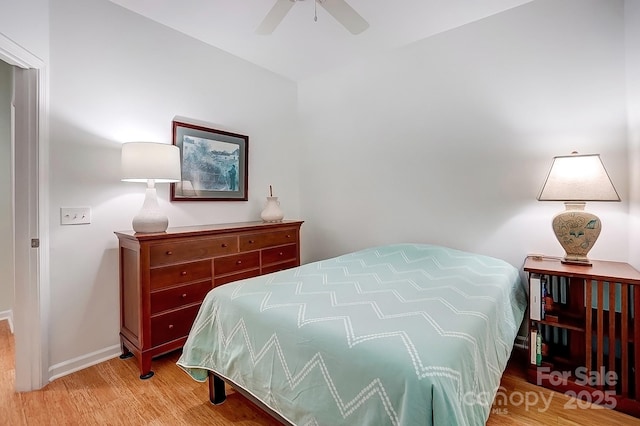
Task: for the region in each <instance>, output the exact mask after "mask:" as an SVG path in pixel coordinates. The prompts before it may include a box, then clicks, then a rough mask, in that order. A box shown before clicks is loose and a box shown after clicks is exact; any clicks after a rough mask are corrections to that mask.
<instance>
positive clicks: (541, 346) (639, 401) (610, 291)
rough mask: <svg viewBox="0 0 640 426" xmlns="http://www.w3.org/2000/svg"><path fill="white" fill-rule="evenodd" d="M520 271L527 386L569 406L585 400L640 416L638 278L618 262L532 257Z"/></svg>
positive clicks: (639, 298) (623, 264) (626, 266)
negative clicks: (568, 400)
mask: <svg viewBox="0 0 640 426" xmlns="http://www.w3.org/2000/svg"><path fill="white" fill-rule="evenodd" d="M524 270H525V271H526V272H528V275H529V291H530V298H529V300H530V306H529V330H530V333H529V336H530V341H529V346H530V357H529V358H530V359H529V368H528V374H527V377H528V380H529V381H530V382H532V383H535V384H538V385H541V386H544V387H547V388H550V389H554V390H558V391H560V392H564V393H565V394H567V395H568V396H572V397H575V398H576V399H575V400H573V401H574V402H575V403H576V404H574V406H575V407H580V403H581V401H583V400H586V401H589V402H593V403H598V404H600V405H604V406H606V407H609V408H613V409H616V410H619V411H623V412H625V413H627V414H630V415H632V416H635V417H640V317H639V315H640V272H638V271H637V270H636V269H634V268H633V267H632V266H630V265H629V264H627V263H621V262H606V261H593V265H592V266H578V265H565V264H563V263H561V262H560V260H555V259H541V260H538V259H537V258H532V257H529V258H527V260H526V261H525V264H524ZM545 296H546V297H545ZM538 336H539V337H540V338H541V341H538V342H537V344H536V341H533V342H532V341H531V339H534V340H535V339H536V338H537V337H538ZM540 353H541V354H540ZM538 354H540V355H538Z"/></svg>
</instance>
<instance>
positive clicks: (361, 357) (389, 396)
mask: <svg viewBox="0 0 640 426" xmlns="http://www.w3.org/2000/svg"><path fill="white" fill-rule="evenodd" d="M525 308H526V296H525V289H524V286H523V283H522V282H521V280H520V274H519V272H518V270H517V269H516V268H514V267H513V266H511V265H510V264H508V263H507V262H505V261H502V260H500V259H496V258H492V257H488V256H484V255H479V254H474V253H468V252H464V251H460V250H455V249H451V248H447V247H441V246H435V245H427V244H392V245H385V246H381V247H373V248H368V249H365V250H361V251H357V252H353V253H349V254H345V255H342V256H338V257H335V258H332V259H328V260H323V261H318V262H313V263H309V264H306V265H302V266H299V267H297V268H293V269H288V270H285V271H280V272H277V273H273V274H269V275H264V276H260V277H255V278H250V279H246V280H241V281H237V282H233V283H229V284H225V285H223V286H220V287H217V288H215V289H213V290H212V291H210V292H209V294H208V295H207V296H206V298H205V300H204V302H203V303H202V306H201V308H200V311H199V314H198V316H197V318H196V320H195V322H194V324H193V327H192V329H191V332H190V334H189V337H188V339H187V341H186V343H185V346H184V349H183V353H182V355H181V357H180V359H179V360H178V362H177V364H178V365H179V366H180V367H181V368H183V369H184V370H185V371H186V372H187V373H188V374H189V375H191V377H193V379H195V380H198V381H205V380H206V378H207V375H208V372H209V371H212V372H214V373H216V374H218V375H220V376H221V377H223V378H226V379H228V380H230V381H231V382H233V383H234V384H235V385H236V386H240V387H242V388H243V389H244V390H245V391H247V392H249V393H250V394H251V395H253V396H254V397H255V398H257V399H258V400H259V401H261V402H262V403H263V404H265V405H266V406H267V407H269V408H270V409H271V410H273V411H275V412H277V413H279V414H280V415H281V416H282V417H284V418H285V419H287V420H288V421H289V422H291V423H292V424H296V425H331V426H336V425H355V424H363V425H364V424H366V425H411V426H416V425H444V424H457V425H480V424H484V423H485V422H486V419H487V418H488V416H489V413H490V410H491V404H492V401H493V398H494V396H495V394H496V392H497V390H498V387H499V386H500V379H501V376H502V373H503V372H504V369H505V367H506V364H507V360H508V359H509V356H510V354H511V350H512V348H513V342H514V339H515V337H516V335H517V332H518V329H519V326H520V323H521V321H522V319H523V314H524V311H525Z"/></svg>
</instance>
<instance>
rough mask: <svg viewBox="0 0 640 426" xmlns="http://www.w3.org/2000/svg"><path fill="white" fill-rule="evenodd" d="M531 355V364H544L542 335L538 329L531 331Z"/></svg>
mask: <svg viewBox="0 0 640 426" xmlns="http://www.w3.org/2000/svg"><path fill="white" fill-rule="evenodd" d="M529 354H530V362H531V364H535V365H541V364H542V333H541V332H540V331H539V330H537V329H533V330H531V340H530V342H529Z"/></svg>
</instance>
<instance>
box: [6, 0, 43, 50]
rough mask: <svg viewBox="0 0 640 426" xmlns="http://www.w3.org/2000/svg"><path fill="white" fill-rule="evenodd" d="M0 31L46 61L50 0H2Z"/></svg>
mask: <svg viewBox="0 0 640 426" xmlns="http://www.w3.org/2000/svg"><path fill="white" fill-rule="evenodd" d="M0 33H2V34H4V35H5V37H7V38H8V39H10V40H12V41H13V42H15V43H16V44H18V45H19V46H20V47H22V48H23V49H24V50H27V51H29V53H31V54H32V55H35V56H37V57H38V58H39V59H41V60H42V61H43V62H44V63H46V62H47V60H48V58H49V0H19V1H16V0H0Z"/></svg>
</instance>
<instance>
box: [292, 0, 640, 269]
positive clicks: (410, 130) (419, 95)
mask: <svg viewBox="0 0 640 426" xmlns="http://www.w3.org/2000/svg"><path fill="white" fill-rule="evenodd" d="M623 12H624V10H623V2H622V1H617V0H613V1H610V0H537V1H535V2H532V3H528V4H525V5H523V6H520V7H517V8H515V9H511V10H508V11H506V12H504V13H501V14H498V15H494V16H492V17H489V18H487V19H484V20H481V21H478V22H475V23H472V24H469V25H465V26H463V27H460V28H457V29H454V30H451V31H448V32H445V33H442V34H440V35H437V36H434V37H431V38H428V39H425V40H423V41H420V42H417V43H414V44H412V45H410V46H408V47H405V48H402V49H399V50H397V51H393V52H390V53H387V54H382V55H380V56H379V57H376V58H373V59H371V60H368V61H363V62H361V63H358V64H356V65H353V66H349V67H345V68H343V69H341V70H338V71H335V72H332V73H329V74H326V75H323V76H320V77H317V78H314V79H310V80H307V81H305V82H303V83H301V84H300V85H299V102H300V114H301V120H302V129H303V132H304V133H303V134H304V136H305V140H304V151H303V167H304V170H305V174H304V175H303V176H302V188H303V191H302V202H301V204H302V206H303V211H302V216H303V217H304V218H305V220H307V224H306V226H307V228H306V230H307V233H306V235H305V244H306V245H307V246H308V247H309V250H311V252H310V253H309V255H310V258H312V259H319V258H323V257H327V256H333V255H337V254H340V253H344V252H348V251H351V250H355V249H360V248H363V247H366V246H371V245H377V244H384V243H391V242H398V241H417V242H426V243H435V244H443V245H448V246H452V247H455V248H460V249H464V250H470V251H476V252H480V253H485V254H488V255H493V256H497V257H500V258H503V259H505V260H507V261H509V262H510V263H512V264H513V265H515V266H520V265H521V264H522V262H523V260H524V257H525V255H526V254H527V253H531V252H536V253H545V254H548V255H556V256H561V255H563V254H564V253H563V251H562V248H561V247H560V245H559V244H558V242H557V240H556V239H555V236H554V235H553V233H552V230H551V219H552V216H553V215H554V214H555V213H556V212H559V211H561V210H563V209H564V206H563V205H562V203H554V202H538V201H536V196H537V194H538V192H539V190H540V188H541V186H542V183H543V181H544V178H545V177H546V174H547V172H548V169H549V167H550V165H551V160H552V157H553V156H556V155H566V154H569V153H570V152H571V151H573V150H577V151H579V152H581V153H585V154H586V153H600V154H601V156H602V159H603V161H604V164H605V166H606V167H607V169H608V171H609V173H610V175H611V177H612V180H613V182H614V184H615V185H616V188H617V189H618V191H619V193H620V195H621V197H622V199H623V202H622V203H589V204H588V206H587V208H588V209H589V210H591V211H592V212H594V213H596V214H598V215H599V216H600V217H601V219H602V221H603V231H602V234H601V236H600V240H599V241H598V243H597V244H596V246H595V247H594V248H593V250H592V251H591V253H590V256H591V257H593V258H600V259H615V260H623V261H624V260H627V257H628V244H627V241H628V235H627V231H628V228H627V224H628V215H627V209H628V195H629V190H628V184H627V172H628V164H627V133H626V132H627V130H626V109H625V108H626V105H625V82H624V64H625V62H624V61H625V57H624V53H625V52H624V27H623V24H624V13H623Z"/></svg>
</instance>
